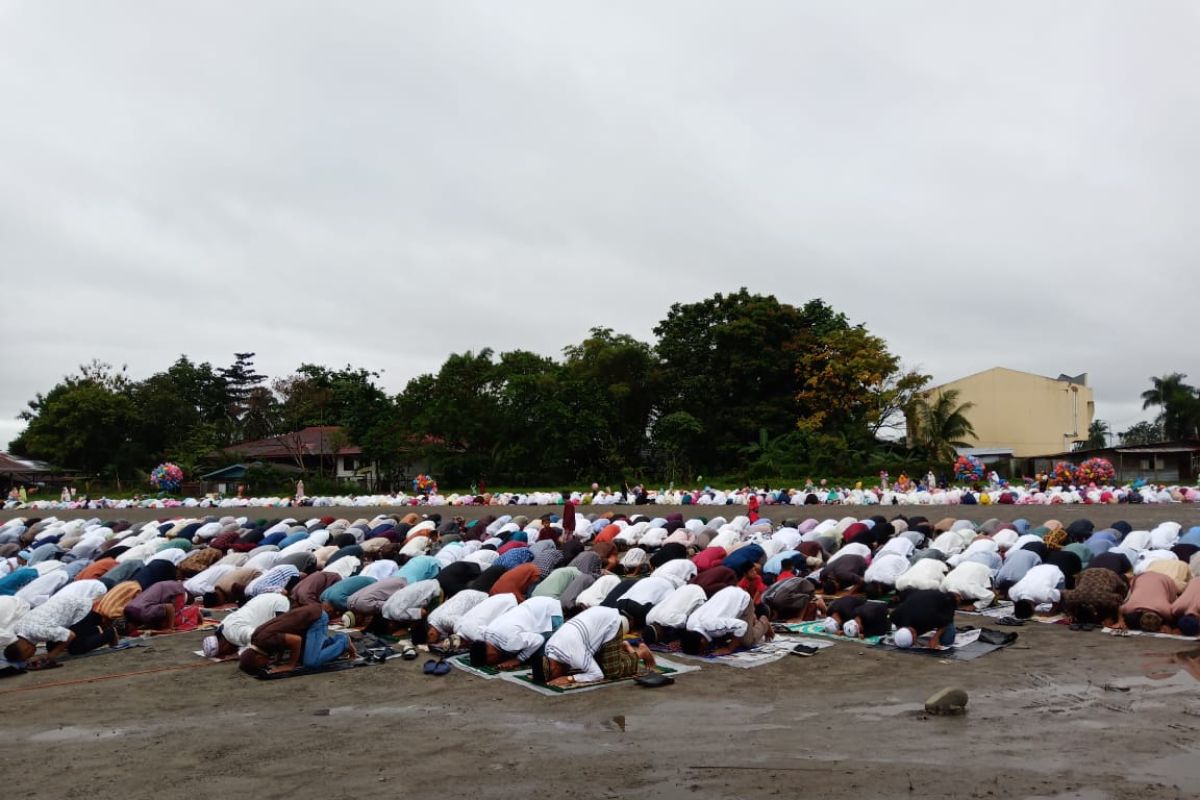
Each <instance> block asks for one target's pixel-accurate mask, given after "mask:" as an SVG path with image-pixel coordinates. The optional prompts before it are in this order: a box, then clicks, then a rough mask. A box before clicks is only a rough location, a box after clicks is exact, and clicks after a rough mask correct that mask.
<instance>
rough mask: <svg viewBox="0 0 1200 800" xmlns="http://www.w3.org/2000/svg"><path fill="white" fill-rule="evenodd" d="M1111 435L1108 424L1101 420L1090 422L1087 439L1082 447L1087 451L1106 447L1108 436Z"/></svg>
mask: <svg viewBox="0 0 1200 800" xmlns="http://www.w3.org/2000/svg"><path fill="white" fill-rule="evenodd" d="M1109 433H1111V431H1110V430H1109V427H1108V423H1107V422H1105V421H1104V420H1102V419H1094V420H1092V424H1091V425H1088V438H1087V441H1086V442H1084V444H1083V446H1084V447H1085V448H1086V449H1088V450H1095V449H1097V448H1101V447H1108V435H1109Z"/></svg>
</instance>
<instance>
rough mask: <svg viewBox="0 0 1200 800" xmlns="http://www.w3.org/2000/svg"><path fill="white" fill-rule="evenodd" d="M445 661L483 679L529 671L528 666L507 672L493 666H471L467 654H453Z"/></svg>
mask: <svg viewBox="0 0 1200 800" xmlns="http://www.w3.org/2000/svg"><path fill="white" fill-rule="evenodd" d="M446 663H448V664H449V665H450V666H452V667H457V668H458V669H461V670H462V671H463V672H466V673H468V674H470V675H474V676H476V677H478V678H483V679H484V680H491V679H492V678H502V677H504V675H506V674H513V673H518V672H524V673H528V672H529V671H530V670H529V668H528V667H521V668H520V669H514V670H510V671H509V672H508V673H506V672H504V671H501V670H498V669H496V668H495V667H473V666H471V657H470V655H469V654H467V655H461V656H454V657H453V658H447V659H446Z"/></svg>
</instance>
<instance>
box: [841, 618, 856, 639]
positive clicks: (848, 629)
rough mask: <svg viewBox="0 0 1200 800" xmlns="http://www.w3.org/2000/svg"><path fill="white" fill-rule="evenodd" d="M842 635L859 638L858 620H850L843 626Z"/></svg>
mask: <svg viewBox="0 0 1200 800" xmlns="http://www.w3.org/2000/svg"><path fill="white" fill-rule="evenodd" d="M842 635H843V636H846V637H849V638H851V639H856V638H858V622H856V621H855V620H850V621H849V622H847V623H846V625H845V626H844V627H843V628H842Z"/></svg>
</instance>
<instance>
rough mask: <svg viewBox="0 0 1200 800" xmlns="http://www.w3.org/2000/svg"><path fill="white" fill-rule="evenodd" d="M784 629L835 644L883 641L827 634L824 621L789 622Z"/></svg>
mask: <svg viewBox="0 0 1200 800" xmlns="http://www.w3.org/2000/svg"><path fill="white" fill-rule="evenodd" d="M784 627H785V628H787V629H788V630H789V631H792V632H793V633H799V634H802V635H804V636H819V637H821V638H822V639H832V640H833V641H835V642H849V643H850V644H861V645H875V644H879V642H880V641H881V640H882V639H883V637H882V636H867V637H866V638H863V639H851V638H850V637H848V636H842V635H841V634H840V633H829V632H828V631H826V630H825V620H820V619H818V620H813V621H812V622H789V623H785V624H784Z"/></svg>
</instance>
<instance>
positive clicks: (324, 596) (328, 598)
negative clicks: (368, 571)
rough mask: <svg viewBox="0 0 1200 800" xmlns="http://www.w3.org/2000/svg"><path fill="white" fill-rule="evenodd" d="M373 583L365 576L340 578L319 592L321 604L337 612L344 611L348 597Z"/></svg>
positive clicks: (372, 580)
mask: <svg viewBox="0 0 1200 800" xmlns="http://www.w3.org/2000/svg"><path fill="white" fill-rule="evenodd" d="M374 582H375V579H374V578H368V577H367V576H365V575H353V576H351V577H349V578H342V579H341V580H340V581H338V582H337V583H335V584H333V585H332V586H330V587H329V588H328V589H326V590H325V591H323V592H321V602H322V603H329V604H330V605H331V606H333V607H334V608H336V609H338V610H339V611H345V610H346V606H347V603H348V602H349V601H350V595H352V594H354V593H355V592H357V591H358V590H359V589H365V588H366V587H368V586H370V585H371V584H372V583H374Z"/></svg>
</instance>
